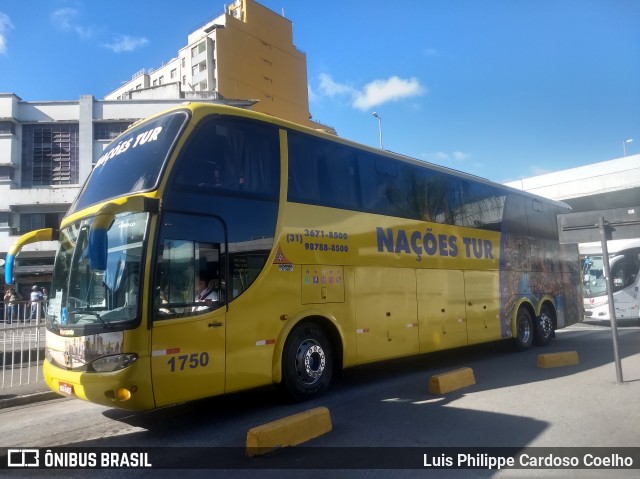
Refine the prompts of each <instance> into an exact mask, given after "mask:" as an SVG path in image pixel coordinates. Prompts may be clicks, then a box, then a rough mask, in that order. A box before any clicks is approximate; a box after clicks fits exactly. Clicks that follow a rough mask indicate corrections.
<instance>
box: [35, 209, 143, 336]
mask: <svg viewBox="0 0 640 479" xmlns="http://www.w3.org/2000/svg"><path fill="white" fill-rule="evenodd" d="M148 218H149V214H148V213H124V214H120V215H117V216H116V218H115V221H114V222H113V224H112V226H111V228H110V229H109V232H108V245H109V247H108V250H107V268H106V270H105V271H92V270H91V269H90V267H89V254H88V236H89V228H90V226H91V222H92V219H85V220H82V221H78V222H76V223H73V224H71V225H69V226H67V227H66V228H65V229H63V230H62V231H61V234H60V247H59V249H58V253H57V255H56V259H55V266H54V272H53V279H52V282H51V291H50V298H49V306H48V309H47V328H49V329H51V330H56V331H57V330H59V329H60V328H61V327H64V328H77V327H83V328H86V327H89V328H96V329H97V330H103V331H104V330H115V329H122V327H123V326H125V325H131V323H134V324H137V323H136V320H137V319H138V318H139V307H138V306H139V300H138V298H140V297H141V291H140V287H141V285H140V278H141V277H142V264H143V263H142V254H143V245H144V241H145V237H146V232H147V223H148Z"/></svg>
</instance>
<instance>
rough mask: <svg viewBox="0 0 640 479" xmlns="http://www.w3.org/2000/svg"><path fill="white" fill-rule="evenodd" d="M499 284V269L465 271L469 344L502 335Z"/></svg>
mask: <svg viewBox="0 0 640 479" xmlns="http://www.w3.org/2000/svg"><path fill="white" fill-rule="evenodd" d="M499 284H500V280H499V276H498V272H497V271H465V272H464V288H465V297H466V301H467V305H466V308H467V334H468V337H469V344H475V343H482V342H485V341H493V340H496V339H500V338H501V337H502V332H501V327H500V292H499Z"/></svg>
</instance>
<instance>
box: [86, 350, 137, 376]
mask: <svg viewBox="0 0 640 479" xmlns="http://www.w3.org/2000/svg"><path fill="white" fill-rule="evenodd" d="M137 359H138V355H137V354H133V353H130V354H115V355H113V356H103V357H101V358H100V359H96V360H95V361H94V362H92V363H91V364H90V367H91V370H92V371H95V372H97V373H108V372H111V371H118V370H119V369H124V368H126V367H128V366H131V365H132V364H133V363H135V362H136V360H137Z"/></svg>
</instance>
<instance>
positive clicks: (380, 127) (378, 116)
mask: <svg viewBox="0 0 640 479" xmlns="http://www.w3.org/2000/svg"><path fill="white" fill-rule="evenodd" d="M373 116H375V117H376V118H377V119H378V131H379V132H380V149H381V150H384V148H383V147H382V118H381V117H380V115H378V113H377V112H375V111H374V112H373Z"/></svg>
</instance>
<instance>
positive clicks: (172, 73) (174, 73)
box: [171, 68, 178, 78]
mask: <svg viewBox="0 0 640 479" xmlns="http://www.w3.org/2000/svg"><path fill="white" fill-rule="evenodd" d="M177 76H178V70H176V69H175V68H174V69H173V70H171V78H175V77H177Z"/></svg>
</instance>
